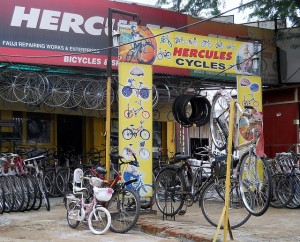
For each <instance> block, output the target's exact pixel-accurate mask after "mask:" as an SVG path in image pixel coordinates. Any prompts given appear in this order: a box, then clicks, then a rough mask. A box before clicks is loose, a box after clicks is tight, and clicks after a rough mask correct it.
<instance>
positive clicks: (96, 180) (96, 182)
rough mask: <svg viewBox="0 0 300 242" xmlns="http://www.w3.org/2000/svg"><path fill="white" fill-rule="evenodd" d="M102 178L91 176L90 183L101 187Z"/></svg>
mask: <svg viewBox="0 0 300 242" xmlns="http://www.w3.org/2000/svg"><path fill="white" fill-rule="evenodd" d="M102 183H103V180H101V179H100V178H98V177H91V179H90V184H91V185H92V186H94V187H101V185H102Z"/></svg>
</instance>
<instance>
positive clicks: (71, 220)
mask: <svg viewBox="0 0 300 242" xmlns="http://www.w3.org/2000/svg"><path fill="white" fill-rule="evenodd" d="M67 221H68V225H69V226H70V227H71V228H72V229H75V228H76V227H77V226H78V225H79V222H80V206H78V204H77V203H76V202H70V203H69V206H68V210H67Z"/></svg>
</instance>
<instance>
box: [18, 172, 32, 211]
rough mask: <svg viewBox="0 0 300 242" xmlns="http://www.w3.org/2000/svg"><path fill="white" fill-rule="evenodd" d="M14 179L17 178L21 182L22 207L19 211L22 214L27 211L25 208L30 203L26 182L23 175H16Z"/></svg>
mask: <svg viewBox="0 0 300 242" xmlns="http://www.w3.org/2000/svg"><path fill="white" fill-rule="evenodd" d="M16 177H18V178H19V180H20V181H21V184H22V189H23V193H24V202H23V206H22V207H21V208H20V209H19V211H20V212H24V211H26V210H27V208H28V206H29V202H30V197H29V187H28V181H27V179H26V177H24V176H23V175H21V176H20V175H17V176H16Z"/></svg>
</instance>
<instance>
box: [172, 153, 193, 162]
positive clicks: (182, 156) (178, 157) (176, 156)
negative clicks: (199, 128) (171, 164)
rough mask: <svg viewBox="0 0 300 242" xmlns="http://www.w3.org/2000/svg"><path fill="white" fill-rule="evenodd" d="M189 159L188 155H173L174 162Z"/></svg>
mask: <svg viewBox="0 0 300 242" xmlns="http://www.w3.org/2000/svg"><path fill="white" fill-rule="evenodd" d="M189 158H191V156H190V155H182V154H178V155H175V156H174V159H175V160H176V161H179V160H187V159H189Z"/></svg>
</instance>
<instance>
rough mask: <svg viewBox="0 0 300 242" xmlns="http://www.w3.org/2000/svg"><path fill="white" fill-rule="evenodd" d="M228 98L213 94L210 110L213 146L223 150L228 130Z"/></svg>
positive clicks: (224, 95) (222, 94)
mask: <svg viewBox="0 0 300 242" xmlns="http://www.w3.org/2000/svg"><path fill="white" fill-rule="evenodd" d="M229 103H230V97H229V96H228V95H226V94H224V92H218V93H216V94H215V96H214V97H213V100H212V105H211V110H210V132H211V136H212V140H213V142H214V144H215V146H216V147H217V148H218V149H219V150H224V149H225V148H226V146H227V138H228V129H229Z"/></svg>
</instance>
